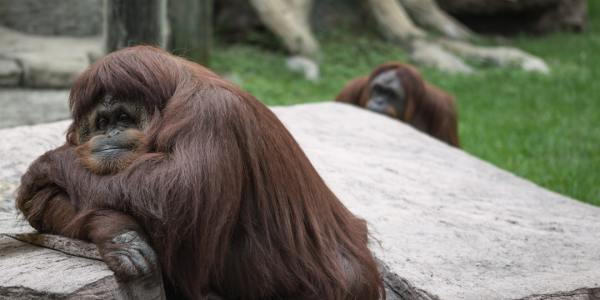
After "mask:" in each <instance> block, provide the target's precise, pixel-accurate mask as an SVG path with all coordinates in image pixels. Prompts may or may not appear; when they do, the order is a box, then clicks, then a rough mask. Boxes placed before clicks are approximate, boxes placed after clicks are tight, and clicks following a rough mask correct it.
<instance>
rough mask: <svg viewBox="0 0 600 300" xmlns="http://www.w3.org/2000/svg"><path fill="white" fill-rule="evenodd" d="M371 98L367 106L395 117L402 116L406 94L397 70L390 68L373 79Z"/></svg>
mask: <svg viewBox="0 0 600 300" xmlns="http://www.w3.org/2000/svg"><path fill="white" fill-rule="evenodd" d="M370 87H371V98H370V99H369V101H368V102H367V108H368V109H369V110H372V111H374V112H378V113H382V114H385V115H388V116H390V117H393V118H399V119H400V118H402V115H403V114H404V106H405V100H406V94H405V92H404V88H402V82H401V81H400V79H399V78H398V76H396V70H393V69H392V70H388V71H385V72H383V73H381V74H379V75H377V76H376V77H375V78H374V79H373V80H372V81H371V86H370Z"/></svg>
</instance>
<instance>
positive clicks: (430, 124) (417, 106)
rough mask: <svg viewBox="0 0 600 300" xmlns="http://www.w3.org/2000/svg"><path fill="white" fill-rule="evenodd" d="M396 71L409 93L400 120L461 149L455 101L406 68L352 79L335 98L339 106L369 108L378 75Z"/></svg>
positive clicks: (395, 64)
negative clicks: (346, 104)
mask: <svg viewBox="0 0 600 300" xmlns="http://www.w3.org/2000/svg"><path fill="white" fill-rule="evenodd" d="M392 69H395V70H396V75H397V76H398V78H399V79H400V80H401V82H402V87H403V89H404V91H405V93H406V96H407V99H406V107H405V109H404V115H402V116H398V119H400V120H401V121H404V122H406V123H409V124H411V125H413V126H414V127H416V128H417V129H419V130H421V131H423V132H426V133H428V134H430V135H432V136H434V137H436V138H438V139H440V140H442V141H445V142H446V143H448V144H450V145H453V146H456V147H459V144H460V143H459V138H458V124H457V123H458V122H457V113H456V108H455V104H454V98H453V97H452V96H450V95H449V94H447V93H445V92H444V91H442V90H441V89H439V88H437V87H436V86H434V85H432V84H429V83H427V82H426V81H425V80H424V79H423V76H421V74H420V73H419V71H418V70H417V69H416V68H415V67H413V66H411V65H407V64H403V63H400V62H388V63H385V64H382V65H379V66H377V67H376V68H375V69H374V70H373V71H372V72H371V74H370V75H369V76H362V77H358V78H355V79H352V80H351V81H350V82H348V83H347V84H346V86H345V87H344V88H343V89H342V91H341V92H340V93H339V94H338V95H337V97H336V98H335V100H336V101H338V102H345V103H350V104H353V105H357V106H360V107H366V106H367V102H368V101H369V98H370V95H371V89H370V83H371V81H372V80H373V79H374V78H375V77H377V75H379V74H381V73H383V72H385V71H388V70H392Z"/></svg>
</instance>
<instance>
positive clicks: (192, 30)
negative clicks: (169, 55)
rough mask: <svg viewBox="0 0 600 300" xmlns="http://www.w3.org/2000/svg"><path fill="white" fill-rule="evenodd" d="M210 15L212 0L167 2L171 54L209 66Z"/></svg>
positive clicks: (211, 12) (210, 43)
mask: <svg viewBox="0 0 600 300" xmlns="http://www.w3.org/2000/svg"><path fill="white" fill-rule="evenodd" d="M212 15H213V1H212V0H178V1H169V22H170V24H171V26H170V28H171V41H170V48H171V50H172V51H173V53H174V54H177V55H182V56H185V57H187V58H188V59H191V60H193V61H195V62H198V63H201V64H203V65H209V61H210V48H211V47H212V32H213V29H212V19H213V18H212Z"/></svg>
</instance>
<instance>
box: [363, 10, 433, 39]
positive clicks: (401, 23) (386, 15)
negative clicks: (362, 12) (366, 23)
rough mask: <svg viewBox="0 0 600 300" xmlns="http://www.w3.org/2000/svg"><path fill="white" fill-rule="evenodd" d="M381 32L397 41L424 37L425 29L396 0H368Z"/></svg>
mask: <svg viewBox="0 0 600 300" xmlns="http://www.w3.org/2000/svg"><path fill="white" fill-rule="evenodd" d="M367 2H368V4H369V7H370V8H371V12H372V13H373V16H374V17H375V20H376V21H377V24H378V25H379V28H380V31H381V33H382V34H383V35H384V36H385V37H386V38H387V39H388V40H392V41H396V42H400V43H402V42H406V41H408V40H411V39H414V38H418V37H424V36H425V35H426V34H425V32H424V31H423V30H421V29H420V28H418V27H417V26H415V24H414V23H413V22H412V21H411V19H410V17H409V16H408V14H407V13H406V11H405V10H404V7H402V6H401V5H400V4H399V3H398V2H397V1H396V0H367Z"/></svg>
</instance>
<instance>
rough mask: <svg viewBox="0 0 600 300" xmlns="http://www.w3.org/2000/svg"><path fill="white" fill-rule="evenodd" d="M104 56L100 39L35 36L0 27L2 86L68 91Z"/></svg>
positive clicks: (0, 82) (0, 73)
mask: <svg viewBox="0 0 600 300" xmlns="http://www.w3.org/2000/svg"><path fill="white" fill-rule="evenodd" d="M101 55H102V43H101V37H99V36H98V37H88V38H72V37H53V36H36V35H29V34H24V33H20V32H17V31H14V30H11V29H8V28H4V27H0V86H17V85H19V86H25V87H33V88H64V87H69V86H71V84H72V83H73V81H74V80H75V79H76V78H77V76H79V74H80V73H81V72H83V71H84V70H85V69H86V68H87V67H88V66H89V65H90V63H91V62H92V61H94V60H95V59H97V58H98V57H100V56H101Z"/></svg>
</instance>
